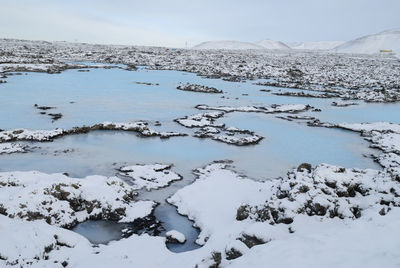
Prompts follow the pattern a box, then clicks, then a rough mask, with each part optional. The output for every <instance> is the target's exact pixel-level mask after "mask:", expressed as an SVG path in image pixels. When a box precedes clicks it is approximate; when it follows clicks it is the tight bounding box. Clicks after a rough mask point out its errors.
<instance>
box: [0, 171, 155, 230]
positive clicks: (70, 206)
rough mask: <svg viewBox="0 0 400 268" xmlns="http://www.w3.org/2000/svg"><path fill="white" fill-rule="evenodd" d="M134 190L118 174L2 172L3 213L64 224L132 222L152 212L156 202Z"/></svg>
mask: <svg viewBox="0 0 400 268" xmlns="http://www.w3.org/2000/svg"><path fill="white" fill-rule="evenodd" d="M134 190H135V188H134V187H131V186H129V185H128V184H126V183H125V182H124V181H122V180H121V179H119V178H117V177H109V178H108V177H104V176H88V177H86V178H83V179H76V178H70V177H68V176H66V175H63V174H46V173H41V172H37V171H26V172H18V171H16V172H1V173H0V214H3V215H6V216H8V217H12V218H21V219H25V220H29V221H33V220H46V222H48V223H49V224H52V225H57V226H63V227H72V226H74V225H75V224H77V223H78V222H83V221H85V220H88V219H109V220H115V221H121V222H132V221H134V220H135V219H136V218H141V217H145V216H147V215H149V214H150V213H151V212H152V210H153V207H154V206H155V205H156V204H155V203H154V202H152V201H135V195H136V194H135V191H134Z"/></svg>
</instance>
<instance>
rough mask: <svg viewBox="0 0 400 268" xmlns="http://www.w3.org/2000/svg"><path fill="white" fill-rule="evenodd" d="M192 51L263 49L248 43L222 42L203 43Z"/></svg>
mask: <svg viewBox="0 0 400 268" xmlns="http://www.w3.org/2000/svg"><path fill="white" fill-rule="evenodd" d="M193 49H263V47H262V46H260V45H257V44H253V43H249V42H240V41H229V40H223V41H207V42H203V43H200V44H198V45H196V46H194V47H193Z"/></svg>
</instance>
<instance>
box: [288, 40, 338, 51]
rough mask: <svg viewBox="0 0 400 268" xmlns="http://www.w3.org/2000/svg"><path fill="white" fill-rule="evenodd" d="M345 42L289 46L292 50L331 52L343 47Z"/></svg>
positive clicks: (293, 44)
mask: <svg viewBox="0 0 400 268" xmlns="http://www.w3.org/2000/svg"><path fill="white" fill-rule="evenodd" d="M343 43H344V42H343V41H317V42H292V43H288V45H289V46H290V47H291V48H292V49H306V50H330V49H333V48H335V47H337V46H340V45H342V44H343Z"/></svg>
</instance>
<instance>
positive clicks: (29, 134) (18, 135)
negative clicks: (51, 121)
mask: <svg viewBox="0 0 400 268" xmlns="http://www.w3.org/2000/svg"><path fill="white" fill-rule="evenodd" d="M96 130H111V131H118V130H119V131H131V132H137V133H139V134H141V135H142V136H144V137H152V136H157V137H160V138H170V137H177V136H186V135H187V134H185V133H179V132H159V131H155V130H153V129H151V128H149V127H148V123H147V122H143V121H138V122H104V123H100V124H95V125H92V126H82V127H74V128H72V129H60V128H56V129H54V130H28V129H15V130H5V131H0V143H2V142H7V141H51V140H53V139H55V138H58V137H61V136H64V135H72V134H81V133H87V132H90V131H96Z"/></svg>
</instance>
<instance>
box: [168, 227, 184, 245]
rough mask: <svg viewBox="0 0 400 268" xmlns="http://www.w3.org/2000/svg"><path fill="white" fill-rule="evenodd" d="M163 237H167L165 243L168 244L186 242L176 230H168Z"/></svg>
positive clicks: (182, 235)
mask: <svg viewBox="0 0 400 268" xmlns="http://www.w3.org/2000/svg"><path fill="white" fill-rule="evenodd" d="M165 236H166V237H167V242H169V243H179V244H183V243H185V242H186V237H185V235H184V234H182V233H181V232H178V231H177V230H170V231H168V232H167V233H166V234H165Z"/></svg>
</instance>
